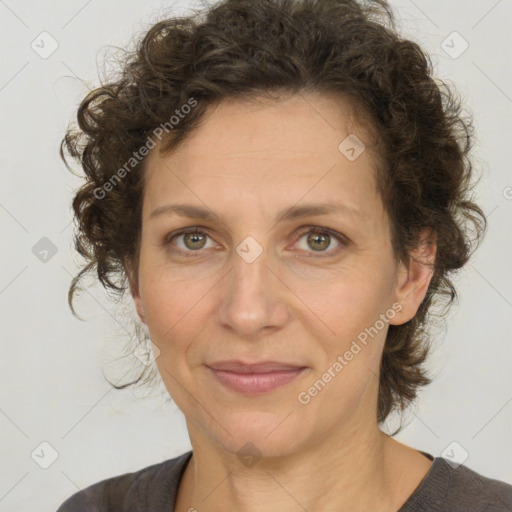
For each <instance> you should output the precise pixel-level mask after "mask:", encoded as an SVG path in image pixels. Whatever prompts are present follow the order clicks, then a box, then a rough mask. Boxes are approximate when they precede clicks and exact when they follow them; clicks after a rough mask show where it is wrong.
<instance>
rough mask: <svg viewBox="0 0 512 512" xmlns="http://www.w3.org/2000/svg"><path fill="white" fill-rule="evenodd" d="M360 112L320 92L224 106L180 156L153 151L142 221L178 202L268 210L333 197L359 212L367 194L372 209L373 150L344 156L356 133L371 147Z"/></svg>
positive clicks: (190, 138) (228, 102)
mask: <svg viewBox="0 0 512 512" xmlns="http://www.w3.org/2000/svg"><path fill="white" fill-rule="evenodd" d="M356 114H357V111H356V109H355V108H354V106H353V105H352V104H351V103H350V102H348V101H343V100H342V99H340V98H334V97H332V96H326V95H320V94H307V95H306V94H298V95H293V96H289V97H287V98H285V99H283V100H279V101H276V100H269V99H268V98H257V99H256V100H253V101H250V102H248V101H240V100H238V101H234V100H224V101H222V102H220V103H219V104H218V105H216V106H215V107H213V108H211V109H209V110H208V111H207V112H206V114H205V117H204V118H203V119H202V122H201V123H200V125H199V127H198V128H197V129H196V130H194V131H193V132H192V133H191V134H189V136H188V137H187V139H186V140H185V141H184V142H183V143H182V144H181V145H180V146H179V147H178V148H177V149H176V150H173V151H171V152H170V153H169V154H167V155H164V154H161V153H160V152H159V151H158V150H159V147H160V146H159V145H157V146H156V147H155V148H154V149H153V150H152V151H151V153H150V155H149V156H148V159H147V162H146V187H145V188H146V193H145V199H144V213H143V215H144V216H145V217H146V218H147V217H148V216H149V215H150V212H152V211H153V210H154V209H155V208H157V207H159V206H161V205H162V204H164V203H166V202H169V200H170V199H174V198H179V199H187V202H191V201H189V200H192V201H193V202H194V203H195V204H197V205H200V204H201V203H203V204H202V206H208V203H209V202H210V203H212V204H215V205H216V206H218V203H219V202H221V203H222V204H227V203H226V201H227V202H229V203H230V204H232V205H233V207H236V206H242V205H243V204H245V205H250V204H252V205H253V206H255V207H256V206H257V207H258V208H266V209H271V210H277V209H279V210H281V209H282V208H281V207H282V206H283V205H287V204H288V203H296V202H297V201H299V200H301V197H302V198H304V200H311V202H316V203H317V202H319V201H326V202H332V199H333V196H334V197H337V198H341V199H344V202H345V203H346V204H347V206H350V205H351V203H352V206H355V204H354V203H357V202H358V201H359V200H361V199H364V196H366V201H367V202H370V203H371V201H372V200H373V199H374V197H373V196H374V195H375V192H376V187H375V180H374V169H373V168H374V162H373V158H372V156H371V155H370V151H367V150H365V151H363V153H362V154H361V155H360V156H359V157H358V158H357V159H356V160H354V161H350V160H349V159H347V158H346V156H344V155H343V153H342V152H341V151H340V143H342V142H343V141H344V140H346V139H347V137H348V136H353V135H356V136H357V138H358V139H360V140H362V141H364V144H365V145H366V148H369V147H371V144H372V142H371V140H370V137H369V134H368V133H367V130H365V129H363V128H362V126H361V125H360V124H359V123H357V115H356ZM363 202H364V201H363ZM359 206H361V207H362V208H363V209H364V205H358V207H359Z"/></svg>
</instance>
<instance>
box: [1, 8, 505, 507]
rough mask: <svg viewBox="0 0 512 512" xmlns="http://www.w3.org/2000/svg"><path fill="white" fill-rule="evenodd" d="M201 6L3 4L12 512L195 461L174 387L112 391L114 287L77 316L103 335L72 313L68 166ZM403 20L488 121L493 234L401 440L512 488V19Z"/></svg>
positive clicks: (6, 442)
mask: <svg viewBox="0 0 512 512" xmlns="http://www.w3.org/2000/svg"><path fill="white" fill-rule="evenodd" d="M173 5H174V6H175V7H174V11H171V10H170V8H172V7H173ZM190 5H196V6H197V5H198V4H192V3H185V2H181V4H178V3H174V4H173V3H172V2H170V1H157V0H151V1H148V0H144V1H142V0H139V1H136V0H122V1H121V0H106V1H99V0H89V1H87V0H67V1H65V2H64V1H60V2H57V1H53V2H51V1H50V2H35V1H27V0H5V1H0V37H1V46H0V48H1V50H0V51H1V60H0V73H1V75H0V109H1V117H0V126H1V135H2V136H1V137H0V166H1V174H0V176H1V186H0V223H1V229H2V252H1V256H2V264H1V273H0V314H1V321H2V323H1V335H2V338H1V343H2V345H1V359H0V375H1V378H2V386H1V387H0V439H1V441H0V446H1V458H2V463H1V465H0V510H2V511H3V510H5V511H9V512H15V511H22V510H23V511H26V510H32V511H35V510H39V511H54V510H55V509H56V508H57V507H58V505H60V504H61V503H62V502H63V501H64V500H65V499H66V498H67V497H68V496H70V495H71V494H73V493H74V492H76V491H78V490H79V489H83V488H84V487H86V486H87V485H90V484H92V483H94V482H97V481H99V480H101V479H104V478H107V477H111V476H114V475H118V474H121V473H125V472H128V471H135V470H138V469H141V468H143V467H145V466H147V465H150V464H154V463H157V462H160V461H162V460H164V459H168V458H171V457H175V456H177V455H180V454H182V453H184V452H185V451H187V450H189V449H190V443H189V439H188V435H187V431H186V426H185V422H184V418H183V416H182V414H181V412H180V411H179V410H178V409H177V407H176V405H175V404H174V403H173V402H171V401H169V400H168V399H167V396H166V394H165V389H164V388H163V387H161V388H162V389H163V391H164V392H159V391H158V390H157V391H156V392H154V393H153V395H152V396H150V397H148V398H143V395H142V394H141V392H137V393H135V392H133V391H131V390H123V391H116V390H113V389H112V388H111V387H110V385H109V384H108V383H107V382H106V381H105V379H104V377H103V372H105V373H106V374H107V375H108V376H113V375H115V371H114V370H115V368H116V366H115V365H113V364H112V363H111V361H114V360H115V357H116V356H118V355H119V353H120V352H121V347H122V346H123V344H124V343H125V339H126V338H127V336H128V332H129V329H130V327H129V324H128V323H127V322H126V321H125V320H126V319H123V318H121V317H119V316H116V314H114V313H113V306H112V303H111V301H110V300H109V297H108V296H107V295H106V293H105V292H104V291H103V289H102V288H101V286H100V285H99V284H94V282H91V283H90V284H91V287H90V288H89V289H88V291H87V292H84V294H83V295H82V296H81V297H80V299H79V300H77V308H78V312H79V314H80V315H82V317H83V318H85V321H80V320H78V319H76V318H75V317H73V316H72V314H71V311H70V310H69V309H68V305H67V291H68V287H69V284H70V281H71V278H72V276H73V275H75V274H76V272H77V270H78V268H79V267H78V265H79V264H81V263H82V262H81V260H80V259H79V258H78V256H77V255H76V254H75V253H74V250H73V246H72V236H73V225H72V223H71V219H72V217H71V209H70V202H71V199H72V196H73V193H74V191H75V190H76V189H77V188H78V187H79V186H80V183H81V182H80V180H79V179H78V178H77V177H75V176H73V175H72V174H71V173H70V172H69V171H67V170H66V168H65V167H64V164H63V163H62V162H61V160H60V158H59V155H58V146H59V142H60V140H61V138H62V136H63V134H64V132H65V129H66V127H67V125H68V123H69V122H70V121H72V120H73V117H74V115H75V110H76V107H77V105H78V103H79V101H80V99H81V98H82V97H83V96H84V95H85V94H86V93H87V91H88V89H89V88H94V87H96V86H97V85H98V71H97V69H98V68H97V65H101V64H102V55H103V54H104V51H105V49H106V48H107V47H108V46H109V45H113V46H118V47H125V46H126V45H127V44H129V42H130V41H131V40H132V39H133V38H136V37H137V36H139V35H141V34H142V33H143V32H144V31H145V30H146V29H147V28H148V27H149V26H150V25H151V24H153V23H154V22H156V21H157V20H158V19H160V18H161V17H162V16H164V15H165V13H169V12H171V13H172V12H174V13H182V14H186V13H187V11H186V7H187V6H190ZM392 5H393V6H394V7H395V10H396V12H397V15H398V16H399V19H400V20H401V21H400V23H401V26H402V31H403V33H404V34H405V35H406V36H408V37H409V38H412V39H414V40H416V41H417V42H418V43H419V44H420V45H422V46H423V47H424V48H425V49H427V50H428V51H429V52H430V54H431V55H432V58H433V61H434V64H435V67H436V74H437V75H438V76H439V77H441V78H444V79H446V80H449V81H451V82H453V83H455V85H456V86H457V88H458V90H459V92H460V94H461V95H462V96H463V98H464V100H465V102H466V104H467V106H468V107H469V108H470V109H471V110H472V112H473V114H474V117H475V127H476V130H477V134H478V140H477V145H476V147H475V152H474V156H475V161H476V166H477V168H478V169H479V170H480V172H481V173H482V179H481V182H480V184H479V186H478V188H477V192H478V196H479V198H480V204H481V206H482V208H483V209H484V211H485V213H486V214H487V215H488V220H489V230H488V233H487V236H486V238H485V240H484V243H483V244H482V246H481V247H480V249H479V251H478V252H477V253H476V254H475V256H474V258H473V259H472V260H471V261H470V263H469V264H468V265H467V268H466V269H465V270H464V271H462V272H460V273H459V275H458V277H457V279H456V284H457V286H458V290H459V293H460V301H459V303H458V304H457V305H456V306H455V307H454V308H453V310H452V312H451V314H450V316H449V317H448V322H447V327H446V329H444V330H443V331H442V332H439V333H438V334H437V337H436V341H435V343H436V350H435V352H434V354H433V355H432V357H431V359H430V368H431V369H432V371H433V372H434V373H435V374H436V375H437V377H436V380H435V381H434V383H433V384H432V385H431V386H430V387H428V388H426V389H425V390H424V391H423V392H422V393H421V395H420V400H419V402H418V404H417V405H416V406H415V407H414V408H412V409H411V411H410V412H409V414H408V415H407V417H406V424H407V426H406V427H405V428H404V430H403V431H402V432H401V433H400V434H399V435H398V436H397V439H399V440H401V441H402V442H404V443H406V444H409V445H411V446H414V447H415V448H419V449H421V450H424V451H427V452H430V453H431V454H433V455H435V456H440V455H442V454H446V453H448V454H451V456H455V457H459V458H464V457H467V458H466V460H465V462H464V463H465V464H466V465H467V466H468V467H470V468H472V469H474V470H476V471H478V472H480V473H482V474H483V475H485V476H489V477H493V478H497V479H500V480H505V481H507V482H509V483H512V460H511V459H512V457H511V455H512V436H511V435H510V434H511V432H512V403H511V402H512V385H511V384H512V372H511V371H510V370H511V351H512V349H511V346H512V344H511V335H510V332H511V327H512V322H511V318H512V282H511V281H512V279H511V277H512V270H511V267H512V265H511V263H512V243H511V236H510V235H511V225H512V215H511V213H512V199H511V198H512V189H511V187H512V174H511V171H510V165H511V161H512V158H511V156H512V155H511V151H510V147H511V131H512V130H511V126H512V76H511V72H510V69H511V51H512V41H511V39H512V36H511V32H512V31H511V30H510V20H511V19H512V3H511V2H510V1H509V0H503V1H499V0H498V1H496V0H480V1H478V2H467V1H465V0H458V1H451V2H445V1H444V0H436V1H433V0H430V1H426V0H415V1H412V0H400V1H393V2H392ZM43 32H46V34H42V33H43ZM454 32H457V34H454ZM52 45H53V46H52ZM55 45H58V46H57V47H56V49H55V50H54V51H53V52H52V50H53V47H55ZM466 46H467V48H466ZM45 52H46V53H45ZM50 52H52V53H51V54H50V55H47V53H50ZM45 251H46V252H45ZM162 389H161V390H160V391H162ZM42 443H43V444H42ZM42 466H48V467H46V469H45V468H44V467H42Z"/></svg>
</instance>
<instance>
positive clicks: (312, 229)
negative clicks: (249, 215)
mask: <svg viewBox="0 0 512 512" xmlns="http://www.w3.org/2000/svg"><path fill="white" fill-rule="evenodd" d="M298 230H299V233H298V234H297V235H296V236H295V242H294V244H296V243H297V242H298V241H299V240H300V239H301V238H302V237H303V236H304V235H305V234H308V233H320V234H327V235H329V236H331V237H333V238H334V239H336V241H338V242H339V244H340V245H339V246H338V247H337V248H335V249H330V250H328V251H325V252H322V251H319V252H318V255H314V254H315V253H314V251H302V250H300V249H299V252H301V251H302V252H308V253H311V254H313V256H311V257H312V258H327V257H332V256H336V255H337V254H338V253H339V252H340V251H341V250H342V249H343V248H344V247H346V246H347V245H348V244H349V243H350V240H349V239H348V238H347V237H346V236H345V235H344V234H342V233H339V232H338V231H335V230H333V229H330V228H327V227H322V226H318V225H308V226H301V227H300V228H298ZM210 232H211V230H210V229H209V228H206V227H204V226H190V227H186V228H182V229H179V230H177V231H173V232H172V233H170V234H169V235H167V236H166V237H165V238H164V241H163V245H164V246H168V245H171V243H172V240H174V239H175V238H177V237H179V236H181V235H186V234H188V233H198V234H203V235H206V236H208V237H210V238H212V237H211V235H210ZM177 252H179V253H181V254H182V255H185V256H193V255H194V253H198V254H199V253H200V252H204V251H203V250H201V249H199V250H197V251H183V250H182V249H177Z"/></svg>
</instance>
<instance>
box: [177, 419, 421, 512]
mask: <svg viewBox="0 0 512 512" xmlns="http://www.w3.org/2000/svg"><path fill="white" fill-rule="evenodd" d="M189 433H190V434H191V436H190V437H191V441H192V446H193V447H194V448H193V457H192V459H191V461H190V463H189V465H188V466H187V469H186V471H185V474H184V476H183V479H182V484H181V485H180V492H179V493H178V499H177V502H176V512H182V511H189V510H194V509H196V510H198V511H200V512H220V511H223V512H229V511H233V512H234V511H239V510H244V511H247V512H253V511H254V512H256V511H258V512H266V511H275V510H280V511H281V512H287V511H290V512H291V511H296V510H300V508H302V509H305V510H315V511H320V512H330V511H332V512H334V511H336V512H345V511H346V512H348V511H351V512H354V511H367V510H374V511H383V512H384V511H396V510H398V509H399V507H400V505H401V504H402V503H403V502H404V501H405V500H406V499H407V497H408V496H409V495H410V494H411V493H412V491H413V490H414V488H415V487H416V486H417V485H418V484H419V482H420V481H421V479H422V478H423V476H424V475H425V473H426V472H427V471H428V468H429V467H430V462H429V461H428V460H427V459H426V458H425V457H423V456H422V455H421V454H419V453H418V452H416V451H415V450H412V449H411V448H408V447H406V446H404V445H401V444H400V443H397V442H396V441H394V440H393V439H391V438H390V437H389V436H387V435H386V434H384V433H382V432H381V431H380V430H379V428H378V425H377V424H375V425H374V426H373V427H372V428H368V427H367V426H366V428H365V430H364V431H362V432H361V431H357V430H355V429H350V430H349V431H347V432H345V433H344V434H340V433H331V435H327V436H325V438H324V439H323V440H321V441H320V442H319V443H318V444H317V445H315V446H311V447H309V449H303V450H297V451H296V452H294V453H292V454H290V455H287V456H286V457H283V456H282V457H263V458H261V459H260V460H258V462H257V463H256V464H254V465H253V466H252V467H246V466H245V465H244V464H242V463H241V461H240V460H239V458H238V457H237V454H236V453H229V452H227V451H225V450H222V449H221V448H219V447H218V446H216V445H212V444H211V443H207V442H206V439H205V438H202V437H201V435H199V432H198V431H195V430H194V429H191V426H189ZM419 459H423V460H421V461H420V460H419ZM411 463H412V466H414V468H413V469H412V470H411V471H409V470H410V469H411ZM404 475H405V476H404Z"/></svg>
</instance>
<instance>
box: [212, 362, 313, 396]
mask: <svg viewBox="0 0 512 512" xmlns="http://www.w3.org/2000/svg"><path fill="white" fill-rule="evenodd" d="M207 368H208V370H209V371H210V373H211V374H212V375H213V376H214V377H215V379H216V380H217V381H218V382H219V383H221V384H222V385H223V386H225V387H227V388H228V389H230V390H232V391H236V392H238V393H242V394H247V395H254V394H262V393H268V392H270V391H273V390H275V389H277V388H280V387H282V386H284V385H286V384H288V383H290V382H292V381H293V380H295V379H296V378H297V377H299V376H300V375H302V373H304V372H305V371H306V370H307V367H305V366H298V365H293V364H287V363H279V362H277V361H265V362H261V363H254V364H246V363H242V362H241V361H223V362H219V363H214V364H211V365H207Z"/></svg>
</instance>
